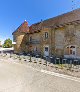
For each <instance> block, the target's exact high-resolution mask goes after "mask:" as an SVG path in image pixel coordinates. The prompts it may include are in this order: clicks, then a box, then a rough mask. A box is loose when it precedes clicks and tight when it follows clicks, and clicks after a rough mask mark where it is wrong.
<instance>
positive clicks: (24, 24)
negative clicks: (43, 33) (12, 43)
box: [12, 21, 29, 34]
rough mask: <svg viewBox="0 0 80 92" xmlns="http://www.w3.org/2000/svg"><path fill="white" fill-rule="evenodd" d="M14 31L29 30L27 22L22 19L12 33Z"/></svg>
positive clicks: (26, 31)
mask: <svg viewBox="0 0 80 92" xmlns="http://www.w3.org/2000/svg"><path fill="white" fill-rule="evenodd" d="M16 32H24V33H28V32H29V26H28V22H26V21H24V22H23V23H22V24H21V25H20V26H19V27H18V28H17V29H16V30H15V31H14V32H13V33H12V34H14V33H16Z"/></svg>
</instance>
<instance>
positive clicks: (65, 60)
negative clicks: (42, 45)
mask: <svg viewBox="0 0 80 92" xmlns="http://www.w3.org/2000/svg"><path fill="white" fill-rule="evenodd" d="M66 62H67V59H62V63H63V64H64V67H67V66H66V64H67V63H66Z"/></svg>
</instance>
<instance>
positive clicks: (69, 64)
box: [68, 60, 72, 70]
mask: <svg viewBox="0 0 80 92" xmlns="http://www.w3.org/2000/svg"><path fill="white" fill-rule="evenodd" d="M71 68H72V60H69V63H68V69H69V70H71Z"/></svg>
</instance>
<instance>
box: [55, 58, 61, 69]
mask: <svg viewBox="0 0 80 92" xmlns="http://www.w3.org/2000/svg"><path fill="white" fill-rule="evenodd" d="M55 65H58V66H59V65H60V58H56V59H55ZM56 68H58V67H57V66H56Z"/></svg>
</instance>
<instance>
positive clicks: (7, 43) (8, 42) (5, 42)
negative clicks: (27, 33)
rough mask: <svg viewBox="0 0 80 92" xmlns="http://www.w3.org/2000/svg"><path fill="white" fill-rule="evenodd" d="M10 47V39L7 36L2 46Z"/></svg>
mask: <svg viewBox="0 0 80 92" xmlns="http://www.w3.org/2000/svg"><path fill="white" fill-rule="evenodd" d="M11 47H12V40H11V39H10V38H8V39H6V40H5V41H4V44H3V48H11Z"/></svg>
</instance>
